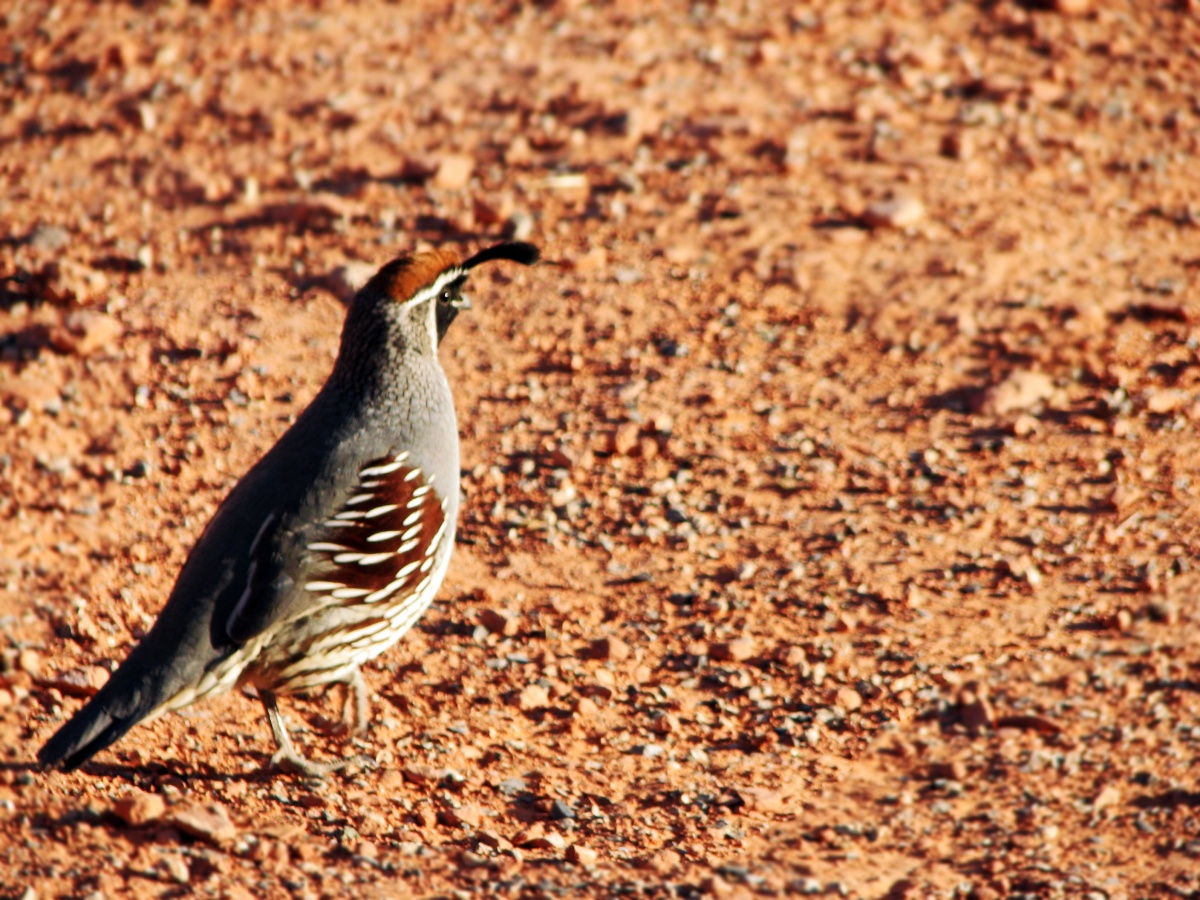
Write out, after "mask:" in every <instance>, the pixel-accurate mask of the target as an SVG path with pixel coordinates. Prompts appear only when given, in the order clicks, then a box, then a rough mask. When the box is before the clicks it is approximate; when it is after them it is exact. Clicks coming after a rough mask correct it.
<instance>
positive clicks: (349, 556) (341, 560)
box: [333, 553, 363, 566]
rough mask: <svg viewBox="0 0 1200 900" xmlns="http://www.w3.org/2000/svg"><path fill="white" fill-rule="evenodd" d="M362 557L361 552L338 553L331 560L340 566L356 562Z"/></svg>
mask: <svg viewBox="0 0 1200 900" xmlns="http://www.w3.org/2000/svg"><path fill="white" fill-rule="evenodd" d="M362 558H363V555H362V554H361V553H339V554H338V555H337V556H335V557H334V558H333V561H334V562H335V563H337V564H338V565H339V566H341V565H345V564H346V563H352V562H358V561H359V560H360V559H362Z"/></svg>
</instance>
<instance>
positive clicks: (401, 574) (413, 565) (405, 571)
mask: <svg viewBox="0 0 1200 900" xmlns="http://www.w3.org/2000/svg"><path fill="white" fill-rule="evenodd" d="M420 565H421V561H420V560H419V559H418V560H413V561H412V562H410V563H405V564H404V565H403V566H401V567H400V571H398V572H397V573H396V580H397V581H399V580H400V579H402V578H407V577H408V576H409V575H411V574H412V573H413V572H415V571H417V569H418V568H419V567H420Z"/></svg>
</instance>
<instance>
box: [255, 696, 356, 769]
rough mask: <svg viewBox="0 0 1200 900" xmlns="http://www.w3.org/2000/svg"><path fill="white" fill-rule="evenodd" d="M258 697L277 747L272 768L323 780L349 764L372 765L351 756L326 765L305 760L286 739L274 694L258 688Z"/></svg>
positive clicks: (289, 739) (284, 723) (284, 724)
mask: <svg viewBox="0 0 1200 900" xmlns="http://www.w3.org/2000/svg"><path fill="white" fill-rule="evenodd" d="M258 697H259V699H260V700H262V705H263V709H265V710H266V711H267V721H269V722H270V723H271V734H272V735H273V736H274V737H275V745H276V747H278V749H277V750H276V751H275V753H274V754H272V756H271V766H272V767H274V768H277V769H281V770H283V771H285V772H294V773H296V774H297V775H304V776H306V777H308V778H324V777H325V776H326V775H329V774H330V773H331V772H337V771H338V770H339V769H344V768H345V767H346V766H348V765H350V764H351V763H354V764H356V765H363V764H371V763H373V761H372V760H367V759H366V758H365V757H362V756H352V757H348V758H346V759H339V760H334V761H333V762H327V763H319V762H313V761H312V760H311V759H305V758H304V757H303V756H301V755H300V754H299V753H298V752H297V751H296V748H295V747H294V746H293V745H292V739H291V738H290V737H288V733H287V723H286V722H285V721H284V719H283V713H281V712H280V711H279V704H278V703H277V702H276V700H275V694H274V692H273V691H266V690H263V689H262V688H259V691H258Z"/></svg>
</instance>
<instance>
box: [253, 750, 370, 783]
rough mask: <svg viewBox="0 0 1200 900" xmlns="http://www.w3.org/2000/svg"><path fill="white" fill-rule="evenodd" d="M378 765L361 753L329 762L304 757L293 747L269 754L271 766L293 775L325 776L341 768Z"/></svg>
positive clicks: (362, 767)
mask: <svg viewBox="0 0 1200 900" xmlns="http://www.w3.org/2000/svg"><path fill="white" fill-rule="evenodd" d="M377 766H378V763H376V762H375V760H373V759H372V758H371V757H369V756H365V755H363V754H361V753H360V754H355V755H354V756H347V757H346V758H345V759H334V760H330V761H329V762H317V761H316V760H312V759H306V758H305V757H303V756H301V755H300V754H299V753H297V752H296V750H295V748H294V747H280V748H279V749H278V750H276V751H275V753H274V754H273V755H272V756H271V768H272V769H277V770H279V771H280V772H289V773H291V774H293V775H302V776H303V777H305V778H327V777H329V776H330V775H332V774H333V773H334V772H340V771H342V770H343V769H347V768H351V767H356V768H360V769H374V768H376V767H377Z"/></svg>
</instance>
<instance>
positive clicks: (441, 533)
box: [38, 241, 540, 777]
mask: <svg viewBox="0 0 1200 900" xmlns="http://www.w3.org/2000/svg"><path fill="white" fill-rule="evenodd" d="M539 256H540V253H539V251H538V249H537V247H535V246H534V245H533V244H529V243H525V242H520V241H515V242H506V243H500V244H496V245H494V246H491V247H488V248H486V249H484V250H481V251H480V252H478V253H476V254H475V255H474V256H471V257H470V258H468V259H465V260H460V258H459V255H458V254H457V253H456V252H455V251H453V250H450V249H434V250H427V251H422V252H414V253H408V254H403V255H400V256H398V257H397V258H395V259H393V260H392V261H390V262H388V263H387V264H386V265H384V266H383V267H382V268H381V269H380V270H379V271H378V272H377V273H376V274H375V275H374V276H373V277H372V278H371V279H370V280H369V281H368V282H367V284H366V285H364V286H363V288H362V289H361V290H360V291H359V292H358V293H357V294H356V295H355V296H354V298H353V299H352V301H351V302H350V306H349V309H348V311H347V314H346V320H345V323H344V325H343V329H342V336H341V341H340V345H339V349H338V354H337V358H336V361H335V362H334V366H333V370H332V372H331V373H330V375H329V377H328V379H327V380H326V382H325V384H324V385H323V386H322V387H321V389H320V390H319V391H318V392H317V394H316V396H315V397H314V398H313V400H312V401H311V403H310V404H309V405H308V406H307V407H306V408H305V409H304V411H303V412H301V413H300V415H299V416H298V417H297V418H296V420H295V422H294V423H293V424H292V425H291V427H290V428H288V429H287V431H286V432H285V433H284V434H283V436H282V437H280V439H279V440H278V441H277V442H276V444H275V445H274V446H273V447H272V448H271V449H270V450H268V451H267V452H266V453H265V454H264V455H263V456H262V458H261V459H259V461H258V462H257V463H255V464H254V466H252V467H251V468H250V470H249V471H248V472H246V474H245V475H244V476H243V477H242V478H241V479H240V480H239V481H238V483H237V484H236V485H235V486H234V487H233V489H232V490H231V491H230V492H229V494H228V495H227V496H226V498H225V499H224V501H222V503H221V504H220V506H219V507H218V508H217V511H216V512H215V513H214V514H213V517H212V519H211V520H210V521H209V522H208V524H207V526H206V527H205V529H204V531H203V532H202V533H201V535H200V538H199V539H198V540H197V541H196V543H195V544H194V545H193V547H192V549H191V552H190V553H189V554H188V557H187V559H186V561H185V562H184V564H183V567H182V568H181V569H180V571H179V574H178V577H177V579H176V581H175V585H174V587H173V589H172V591H171V593H170V595H169V596H168V598H167V602H166V604H165V605H164V606H163V609H162V612H161V613H160V614H159V616H158V618H157V619H156V620H155V622H154V624H153V625H152V626H151V628H150V630H149V631H148V632H147V633H146V635H145V636H144V637H143V638H142V640H141V641H140V642H139V643H138V644H137V645H136V646H135V647H134V648H133V649H132V650H131V651H130V653H129V655H128V657H127V658H126V659H125V661H124V662H123V663H122V664H121V665H120V666H119V667H117V669H116V671H115V672H113V674H112V676H111V677H110V678H109V680H108V681H107V682H106V683H105V684H104V686H103V687H101V688H100V690H99V691H97V692H96V694H94V695H93V696H92V698H91V699H90V700H89V701H88V702H87V704H86V705H85V706H83V707H82V708H81V709H80V710H79V711H78V712H77V713H76V714H75V715H74V716H73V717H72V718H71V719H69V720H68V721H67V722H66V723H65V724H64V725H62V727H61V728H59V729H58V731H57V732H55V734H54V735H53V736H51V737H50V739H49V740H47V741H46V743H45V745H44V746H43V747H42V748H41V750H40V751H39V752H38V761H39V763H41V765H42V766H43V767H45V768H58V769H61V770H64V771H70V770H73V769H76V768H78V767H79V766H80V765H82V764H83V763H84V762H86V761H87V760H88V759H90V758H91V757H92V756H93V755H95V754H96V753H98V752H99V751H101V750H103V749H104V748H106V747H108V746H109V745H111V744H112V743H114V742H115V741H117V740H118V739H120V738H121V737H122V736H124V735H125V734H126V733H127V732H128V731H129V730H130V729H131V728H133V726H134V725H136V724H137V723H139V722H144V721H148V720H151V719H154V718H156V717H157V716H160V715H162V714H163V713H165V712H168V711H176V710H180V709H183V708H184V707H187V706H190V705H191V704H193V703H196V702H197V701H200V700H204V699H206V698H211V697H215V696H217V695H220V694H223V693H226V692H227V691H230V690H233V689H235V688H238V687H243V688H245V687H253V688H254V689H255V690H256V691H257V694H258V697H259V699H260V701H261V703H262V705H263V708H264V710H265V712H266V716H267V721H268V723H269V725H270V728H271V733H272V736H273V737H274V741H275V746H276V750H275V752H274V754H273V755H272V756H271V759H270V766H271V767H273V768H276V769H279V770H285V771H292V772H296V773H299V774H303V775H309V776H318V777H319V776H324V775H327V774H329V773H330V772H331V771H335V770H336V769H339V768H342V767H344V766H345V764H346V763H348V762H350V761H352V758H348V759H345V760H334V761H330V762H317V761H315V760H310V759H308V758H306V757H304V756H303V755H301V754H300V753H299V752H298V751H297V750H296V748H295V746H294V745H293V744H292V741H291V738H290V737H289V735H288V731H287V724H286V721H285V720H284V717H283V715H282V714H281V712H280V710H279V706H278V702H277V696H278V695H282V694H292V693H296V692H300V691H306V690H309V689H313V688H317V687H321V686H324V685H331V684H343V685H345V686H346V694H345V697H344V700H343V706H342V725H341V727H342V729H343V730H346V731H350V732H351V733H361V732H362V731H363V730H364V729H365V728H366V727H367V724H368V718H369V699H368V692H367V688H366V684H365V681H364V679H363V675H362V665H363V664H364V663H366V662H367V661H369V660H371V659H373V658H375V657H377V656H379V655H380V654H381V653H383V652H384V651H385V650H387V649H389V648H390V647H392V646H393V645H394V644H395V643H396V642H397V641H398V640H400V638H401V637H402V636H403V635H404V633H405V632H406V631H407V630H408V629H409V628H410V627H411V626H412V625H413V623H414V622H416V621H417V619H418V618H419V617H420V616H421V614H422V613H424V612H425V610H426V609H427V608H428V607H429V604H430V603H431V602H432V600H433V598H434V595H435V594H436V593H437V591H438V589H439V587H440V586H441V583H442V580H443V578H444V577H445V575H446V571H447V568H448V565H449V562H450V556H451V550H452V549H453V546H454V538H455V528H456V524H457V518H458V506H459V439H458V424H457V419H456V415H455V410H454V400H453V396H452V394H451V390H450V385H449V383H448V381H447V378H446V374H445V372H444V371H443V369H442V367H441V364H440V362H439V361H438V345H439V344H440V342H441V340H442V339H443V338H444V337H445V335H446V332H447V330H448V329H449V328H450V326H451V324H452V323H453V322H454V320H455V318H456V317H457V316H458V314H459V313H460V312H461V311H462V310H463V309H466V308H469V306H470V303H469V301H468V299H467V297H466V296H465V294H464V293H463V287H464V284H465V283H466V281H467V278H468V276H469V275H470V274H471V272H472V270H474V269H475V268H476V267H478V266H480V265H482V264H484V263H488V262H493V261H497V260H508V261H512V262H516V263H520V264H522V265H526V266H529V265H533V264H534V263H536V262H537V261H538V259H539Z"/></svg>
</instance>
